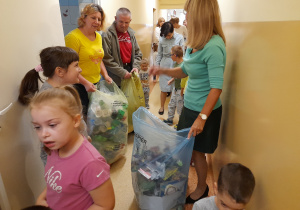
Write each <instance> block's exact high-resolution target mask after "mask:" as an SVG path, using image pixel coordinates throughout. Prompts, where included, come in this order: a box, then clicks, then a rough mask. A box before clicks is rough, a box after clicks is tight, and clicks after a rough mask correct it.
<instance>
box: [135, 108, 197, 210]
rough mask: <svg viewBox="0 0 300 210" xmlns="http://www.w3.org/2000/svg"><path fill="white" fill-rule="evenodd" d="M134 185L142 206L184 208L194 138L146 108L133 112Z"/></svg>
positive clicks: (159, 208) (148, 207)
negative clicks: (177, 129)
mask: <svg viewBox="0 0 300 210" xmlns="http://www.w3.org/2000/svg"><path fill="white" fill-rule="evenodd" d="M132 118H133V127H134V145H133V150H132V159H131V174H132V184H133V189H134V193H135V197H136V199H137V202H138V205H139V208H140V209H143V210H144V209H147V210H152V209H153V210H170V209H176V210H180V209H184V204H185V197H186V188H187V182H188V173H189V166H190V161H191V156H192V151H193V146H194V137H191V138H190V139H187V135H188V132H189V130H190V129H189V128H188V129H183V130H180V131H176V130H174V129H173V128H172V127H170V126H168V125H167V124H165V123H163V122H162V121H161V120H160V119H158V118H157V117H156V116H154V115H153V114H151V113H150V112H149V111H148V110H147V109H145V108H144V107H140V108H139V109H138V110H137V111H136V112H134V113H133V116H132Z"/></svg>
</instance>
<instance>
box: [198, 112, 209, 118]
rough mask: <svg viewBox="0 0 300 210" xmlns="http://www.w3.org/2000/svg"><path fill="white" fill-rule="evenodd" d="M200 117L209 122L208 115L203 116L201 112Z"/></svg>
mask: <svg viewBox="0 0 300 210" xmlns="http://www.w3.org/2000/svg"><path fill="white" fill-rule="evenodd" d="M199 116H200V117H201V119H202V120H207V115H206V114H202V113H201V112H200V113H199Z"/></svg>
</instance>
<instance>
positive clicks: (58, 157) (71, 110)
mask: <svg viewBox="0 0 300 210" xmlns="http://www.w3.org/2000/svg"><path fill="white" fill-rule="evenodd" d="M29 108H30V111H31V116H32V124H33V126H34V128H35V130H36V133H37V135H38V137H39V139H40V141H41V142H42V143H43V144H44V145H45V146H46V147H47V148H48V159H47V164H46V166H45V181H46V188H45V189H44V191H43V192H42V193H41V194H40V196H39V197H38V199H37V201H36V205H43V206H46V207H50V208H51V209H113V208H114V205H115V197H114V190H113V186H112V183H111V180H110V172H109V165H108V164H107V163H106V162H105V159H104V158H103V157H102V156H101V155H100V154H99V152H98V151H97V150H96V149H95V148H94V147H93V146H92V145H91V144H90V143H89V142H88V141H87V139H86V138H85V137H84V136H82V135H81V133H80V130H81V126H82V120H81V118H82V114H81V111H82V110H81V109H82V106H81V102H80V98H79V95H78V93H77V91H76V90H75V89H74V88H73V87H71V86H64V87H61V88H52V89H48V90H45V91H42V92H40V93H38V94H36V95H35V96H34V97H33V98H32V100H31V102H30V104H29Z"/></svg>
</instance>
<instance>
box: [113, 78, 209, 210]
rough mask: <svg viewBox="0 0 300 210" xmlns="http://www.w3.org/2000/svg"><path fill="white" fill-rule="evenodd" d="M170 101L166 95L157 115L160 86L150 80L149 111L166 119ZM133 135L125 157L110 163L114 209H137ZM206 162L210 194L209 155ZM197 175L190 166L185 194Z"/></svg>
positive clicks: (187, 208)
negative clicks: (163, 108)
mask: <svg viewBox="0 0 300 210" xmlns="http://www.w3.org/2000/svg"><path fill="white" fill-rule="evenodd" d="M169 101H170V97H167V100H166V104H165V112H164V115H159V114H158V110H159V108H160V88H159V83H158V82H157V83H153V82H152V81H150V99H149V104H150V109H149V111H150V112H151V113H152V114H154V115H155V116H157V117H158V118H159V119H161V120H163V119H166V118H167V116H168V110H167V107H168V103H169ZM177 122H178V114H177V113H176V114H175V117H174V125H175V124H177ZM133 141H134V135H133V133H130V134H129V135H128V146H127V151H126V154H125V157H123V158H121V159H120V160H118V161H117V162H115V163H113V164H112V165H111V179H112V182H113V186H114V190H115V198H116V206H115V210H137V209H139V208H138V206H137V203H136V200H135V197H134V191H133V187H132V179H131V155H132V154H131V153H132V148H133ZM207 159H208V164H209V176H208V178H207V183H208V185H209V188H210V192H209V195H212V194H213V193H212V186H213V175H212V174H213V173H212V165H211V157H210V156H208V158H207ZM196 183H197V176H196V171H195V169H194V167H190V171H189V181H188V188H187V195H189V194H190V193H191V192H192V191H193V190H194V189H195V187H196ZM192 207H193V205H191V204H190V205H185V209H186V210H191V209H192Z"/></svg>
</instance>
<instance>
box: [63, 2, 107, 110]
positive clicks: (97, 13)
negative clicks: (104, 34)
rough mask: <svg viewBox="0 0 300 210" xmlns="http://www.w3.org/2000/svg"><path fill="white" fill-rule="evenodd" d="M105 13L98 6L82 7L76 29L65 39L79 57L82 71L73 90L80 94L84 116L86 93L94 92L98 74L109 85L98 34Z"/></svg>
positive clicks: (86, 102)
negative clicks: (78, 82)
mask: <svg viewBox="0 0 300 210" xmlns="http://www.w3.org/2000/svg"><path fill="white" fill-rule="evenodd" d="M104 21H105V13H104V11H103V9H102V7H101V6H99V5H98V4H88V5H86V6H85V7H84V9H83V10H82V12H81V15H80V17H79V18H78V28H76V29H74V30H73V31H71V32H70V33H69V34H67V35H66V37H65V42H66V46H67V47H70V48H72V49H74V50H75V51H76V52H77V53H78V55H79V66H80V68H81V69H82V72H81V75H80V77H79V81H80V84H76V85H75V88H76V89H77V91H78V92H79V94H80V98H81V101H82V105H83V114H84V115H86V112H87V107H88V103H89V101H88V94H87V92H94V91H95V90H96V87H95V85H96V84H97V83H98V82H99V81H100V78H101V76H100V74H101V75H102V76H103V77H104V79H105V80H106V81H107V82H109V83H111V82H112V79H111V78H110V77H109V76H108V74H107V71H106V68H105V66H104V64H103V61H102V58H103V56H104V51H103V48H102V38H101V35H100V34H99V33H97V32H96V31H100V30H101V29H102V28H103V25H104Z"/></svg>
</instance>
